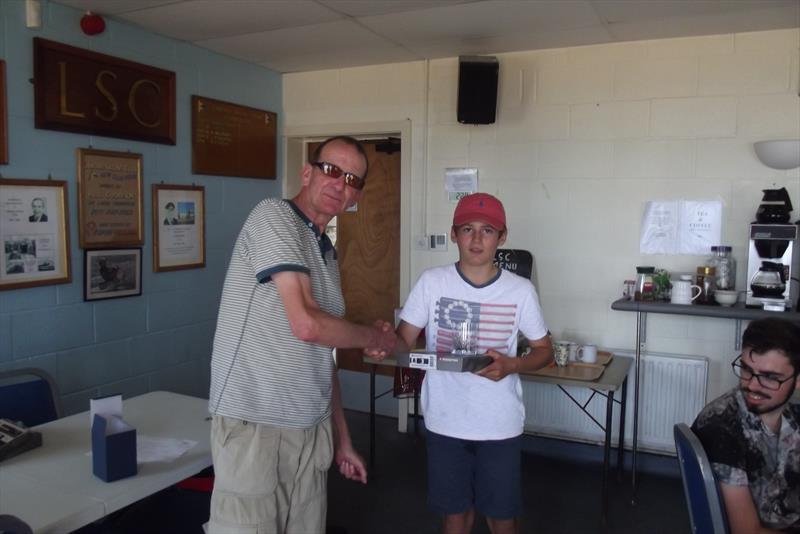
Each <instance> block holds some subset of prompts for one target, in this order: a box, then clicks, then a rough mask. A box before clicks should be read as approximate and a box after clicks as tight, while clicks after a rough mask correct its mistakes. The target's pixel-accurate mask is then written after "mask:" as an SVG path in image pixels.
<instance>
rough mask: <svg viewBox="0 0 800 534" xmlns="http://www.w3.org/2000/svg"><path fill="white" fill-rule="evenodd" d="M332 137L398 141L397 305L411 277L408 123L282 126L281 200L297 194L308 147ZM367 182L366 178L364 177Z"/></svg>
mask: <svg viewBox="0 0 800 534" xmlns="http://www.w3.org/2000/svg"><path fill="white" fill-rule="evenodd" d="M334 135H350V136H352V137H355V138H356V139H361V140H370V139H380V138H384V137H399V138H400V147H401V148H400V299H401V300H400V302H398V303H397V305H398V306H400V304H401V303H402V302H403V299H404V298H405V296H406V295H408V292H409V291H410V282H411V281H410V280H409V277H410V275H411V232H410V221H411V201H410V199H411V120H409V119H406V120H402V121H390V122H364V123H342V124H324V125H308V126H286V127H284V136H283V143H284V146H283V152H284V154H285V157H284V158H283V176H285V177H286V179H285V180H284V181H283V193H282V194H283V197H284V198H291V197H293V196H295V195H296V194H297V192H298V191H299V190H300V169H301V168H302V167H303V165H304V164H305V162H306V153H307V147H308V144H309V143H314V142H317V141H323V140H325V139H327V138H328V137H331V136H334ZM367 179H369V177H367Z"/></svg>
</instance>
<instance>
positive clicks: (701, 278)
mask: <svg viewBox="0 0 800 534" xmlns="http://www.w3.org/2000/svg"><path fill="white" fill-rule="evenodd" d="M716 272H717V271H716V269H715V268H714V267H709V266H708V265H701V266H700V267H698V268H697V280H696V284H697V285H698V286H700V289H702V291H701V292H700V295H699V296H698V297H697V300H695V302H697V303H698V304H714V289H715V287H716V281H715V278H716Z"/></svg>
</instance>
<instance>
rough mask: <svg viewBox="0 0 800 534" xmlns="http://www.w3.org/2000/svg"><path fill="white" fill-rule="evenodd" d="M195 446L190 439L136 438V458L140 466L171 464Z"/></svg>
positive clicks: (194, 442)
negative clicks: (151, 463)
mask: <svg viewBox="0 0 800 534" xmlns="http://www.w3.org/2000/svg"><path fill="white" fill-rule="evenodd" d="M195 445H197V442H196V441H192V440H190V439H176V438H156V437H153V436H136V458H137V460H138V462H139V463H140V464H144V463H149V462H171V461H173V460H177V459H178V458H180V457H181V456H182V455H183V454H184V453H185V452H186V451H188V450H189V449H191V448H192V447H194V446H195Z"/></svg>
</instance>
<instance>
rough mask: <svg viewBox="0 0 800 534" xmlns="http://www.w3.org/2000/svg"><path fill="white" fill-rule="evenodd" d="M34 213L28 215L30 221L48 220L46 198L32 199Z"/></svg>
mask: <svg viewBox="0 0 800 534" xmlns="http://www.w3.org/2000/svg"><path fill="white" fill-rule="evenodd" d="M31 210H32V211H33V215H31V216H30V217H28V221H30V222H47V214H46V213H45V212H44V199H43V198H40V197H36V198H34V199H33V200H32V201H31Z"/></svg>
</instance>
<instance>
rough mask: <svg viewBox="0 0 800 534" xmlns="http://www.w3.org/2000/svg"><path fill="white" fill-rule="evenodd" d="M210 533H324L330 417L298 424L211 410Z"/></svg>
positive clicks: (331, 441) (330, 450)
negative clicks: (265, 422) (313, 423)
mask: <svg viewBox="0 0 800 534" xmlns="http://www.w3.org/2000/svg"><path fill="white" fill-rule="evenodd" d="M211 454H212V457H213V460H214V473H215V480H214V492H213V494H212V495H211V517H210V518H209V521H208V523H207V524H206V525H205V528H206V532H207V533H208V534H267V533H269V534H317V533H319V534H323V533H324V532H325V515H326V513H327V505H328V502H327V494H326V488H327V480H328V468H329V467H330V465H331V460H332V459H333V439H332V435H331V423H330V419H328V420H326V421H324V422H322V423H320V424H318V425H317V426H315V427H312V428H309V429H305V430H298V429H291V428H281V427H274V426H268V425H262V424H257V423H250V422H247V421H241V420H238V419H232V418H229V417H222V416H216V415H215V416H214V418H213V419H212V423H211Z"/></svg>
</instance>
